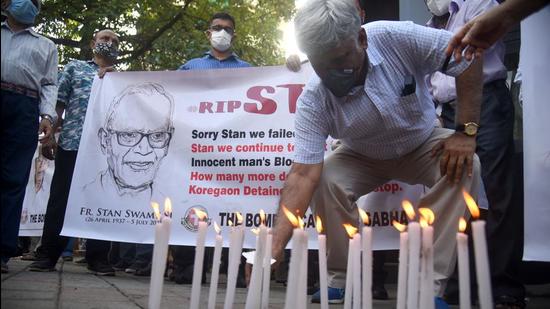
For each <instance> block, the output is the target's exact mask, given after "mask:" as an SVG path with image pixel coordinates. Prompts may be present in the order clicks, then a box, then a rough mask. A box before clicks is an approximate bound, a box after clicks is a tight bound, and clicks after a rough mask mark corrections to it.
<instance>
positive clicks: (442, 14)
mask: <svg viewBox="0 0 550 309" xmlns="http://www.w3.org/2000/svg"><path fill="white" fill-rule="evenodd" d="M426 6H427V7H428V9H429V11H430V12H431V13H432V14H433V17H432V18H431V19H430V21H429V22H428V26H429V27H433V28H440V29H445V30H448V31H451V32H454V33H456V32H457V31H459V30H460V29H461V28H462V26H464V25H465V24H466V23H468V22H469V21H470V20H472V19H474V18H475V17H477V16H479V15H481V14H483V13H485V12H486V11H488V10H489V9H491V8H493V7H496V6H498V3H497V2H496V1H494V0H427V1H426ZM506 71H507V70H506V67H505V66H504V44H503V42H502V41H500V40H499V41H497V42H496V43H495V44H494V45H493V46H492V47H491V48H489V49H487V50H486V51H485V52H484V54H483V98H482V104H481V118H480V123H481V126H480V127H479V130H478V134H477V145H478V147H477V151H476V153H477V155H478V156H479V158H480V160H481V168H482V178H483V183H484V185H485V189H486V192H487V198H488V201H489V210H488V215H487V237H488V242H487V243H488V245H489V259H490V265H491V276H492V286H493V291H492V292H493V297H494V301H495V304H496V308H524V307H525V302H524V297H525V289H524V287H523V284H522V283H521V282H520V281H519V279H518V274H517V270H518V267H519V264H520V262H521V252H522V251H521V250H522V248H523V231H522V220H523V219H522V218H523V209H522V205H520V204H517V205H516V204H514V203H512V195H513V190H512V188H514V185H513V179H512V177H513V176H512V173H511V171H512V170H513V168H512V158H513V153H514V142H513V127H514V106H513V103H512V99H511V96H510V91H509V89H508V87H507V86H506V77H507V72H506ZM428 81H429V84H430V92H431V94H432V96H433V99H434V101H435V102H436V103H437V104H438V105H440V106H441V110H442V111H441V118H442V120H443V125H444V126H445V127H446V128H450V129H457V130H459V129H464V128H455V126H454V118H455V106H456V88H455V83H454V78H453V77H451V76H448V75H445V74H444V73H441V72H436V73H433V74H431V75H429V76H428ZM465 125H468V124H465ZM476 129H477V127H476ZM452 286H453V285H449V287H452ZM447 292H448V294H447V296H448V297H447V300H448V301H449V302H450V303H454V301H455V300H456V299H455V297H453V296H454V294H455V293H453V292H452V291H451V290H448V291H447Z"/></svg>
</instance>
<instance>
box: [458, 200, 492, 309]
mask: <svg viewBox="0 0 550 309" xmlns="http://www.w3.org/2000/svg"><path fill="white" fill-rule="evenodd" d="M462 193H463V195H464V200H465V201H466V205H467V206H468V209H469V210H470V213H471V214H472V218H474V219H477V218H479V208H478V207H477V204H476V202H475V201H474V199H473V198H472V197H471V196H470V194H468V192H466V191H462ZM472 236H473V238H474V257H475V262H476V278H477V288H478V293H477V294H478V295H479V304H480V308H481V309H492V308H493V291H492V290H491V276H490V269H489V257H488V254H487V238H486V237H485V221H484V220H476V221H474V222H472Z"/></svg>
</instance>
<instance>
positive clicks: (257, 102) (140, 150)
mask: <svg viewBox="0 0 550 309" xmlns="http://www.w3.org/2000/svg"><path fill="white" fill-rule="evenodd" d="M310 74H312V70H311V68H310V67H309V66H306V67H304V68H303V69H302V71H301V72H300V73H293V72H290V71H288V70H287V69H286V68H284V67H261V68H247V69H234V70H212V71H193V72H122V73H112V74H108V75H107V76H106V77H105V78H104V79H103V80H99V79H96V80H95V81H94V85H93V89H92V94H91V98H90V102H89V105H88V113H87V115H86V121H85V123H84V128H83V135H82V139H81V143H80V149H79V152H78V158H77V161H76V168H75V172H74V177H73V182H72V185H71V192H70V196H69V203H68V205H69V206H68V209H67V212H66V216H65V225H64V227H63V231H62V234H63V235H66V236H76V237H84V238H95V239H107V240H115V241H125V242H144V243H151V242H152V241H153V237H154V235H153V234H154V230H153V224H154V222H155V220H154V218H153V211H152V209H151V207H150V200H154V201H157V202H160V203H161V205H162V201H163V200H164V198H165V197H170V198H171V200H172V203H173V208H174V211H173V216H172V218H173V226H172V234H171V235H172V236H171V239H170V242H171V243H172V244H184V245H193V244H194V243H195V230H196V222H197V221H196V217H195V214H194V211H193V208H195V207H198V208H201V209H203V210H205V211H206V212H207V213H208V216H209V218H210V223H211V224H212V223H213V222H214V221H215V222H217V223H218V224H219V225H220V226H222V234H224V235H226V234H227V232H228V230H229V228H228V221H229V220H231V221H232V222H235V221H236V220H235V217H234V212H236V211H239V212H242V213H243V215H244V222H243V224H244V225H245V226H246V228H247V229H248V230H249V229H251V228H253V227H255V226H257V225H258V224H259V222H260V217H259V210H260V209H264V210H265V211H266V212H267V214H268V216H267V223H268V225H270V226H271V225H272V223H273V220H274V218H275V213H276V210H277V205H278V200H279V195H280V190H281V188H282V184H283V181H284V179H285V177H286V175H287V173H288V170H289V167H290V165H291V163H292V151H293V140H294V139H293V135H294V133H293V127H294V125H293V122H294V111H295V107H296V100H297V98H298V96H299V95H300V93H301V91H302V89H303V86H304V84H305V83H306V82H307V80H308V78H309V75H310ZM327 148H330V147H327ZM403 188H404V186H403V184H399V183H396V182H390V183H389V184H385V185H382V186H381V187H380V188H378V189H377V190H376V191H377V192H374V193H372V198H370V199H369V198H364V199H363V200H361V201H360V202H359V204H360V205H361V206H362V207H365V208H366V209H367V211H368V212H369V214H370V216H371V222H372V225H373V227H374V229H375V230H374V234H375V235H376V236H375V248H379V249H391V248H397V242H398V232H397V231H396V230H394V229H393V227H391V219H392V218H393V217H397V218H399V220H401V221H403V220H406V218H405V215H404V213H403V212H402V211H401V200H402V199H403V198H404V197H407V198H409V199H411V200H413V201H415V200H417V199H418V197H419V196H420V194H421V193H422V186H416V187H411V188H410V189H408V188H406V189H405V190H403ZM369 200H372V202H370V203H369V202H368V201H369ZM305 222H306V223H307V227H308V228H309V231H310V240H311V243H310V247H311V248H315V247H316V246H317V244H316V238H317V237H316V232H315V229H314V218H313V216H312V215H311V214H310V213H308V214H307V215H306V217H305ZM226 236H227V235H226ZM213 239H214V231H213V229H210V231H209V235H208V240H207V242H208V243H210V244H212V243H213ZM225 239H226V240H227V239H228V237H225ZM226 245H227V242H226ZM245 246H247V247H252V246H254V235H253V234H252V233H247V237H246V240H245Z"/></svg>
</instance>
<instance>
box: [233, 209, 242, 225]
mask: <svg viewBox="0 0 550 309" xmlns="http://www.w3.org/2000/svg"><path fill="white" fill-rule="evenodd" d="M235 215H236V216H237V222H236V223H235V225H239V224H241V223H243V215H241V213H240V212H238V211H237V212H235Z"/></svg>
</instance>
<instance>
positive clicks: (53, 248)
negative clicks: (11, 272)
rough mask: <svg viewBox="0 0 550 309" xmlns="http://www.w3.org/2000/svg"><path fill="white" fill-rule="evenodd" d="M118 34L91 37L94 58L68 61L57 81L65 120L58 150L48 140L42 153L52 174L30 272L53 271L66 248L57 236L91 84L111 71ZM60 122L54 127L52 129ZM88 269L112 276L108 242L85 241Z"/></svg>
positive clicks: (105, 31) (108, 31) (111, 32)
mask: <svg viewBox="0 0 550 309" xmlns="http://www.w3.org/2000/svg"><path fill="white" fill-rule="evenodd" d="M118 44H119V39H118V35H117V34H116V33H114V32H113V31H111V30H102V31H99V32H97V33H96V34H95V35H94V38H93V40H92V42H91V47H92V49H93V51H94V58H93V60H90V61H79V60H73V61H71V62H69V63H68V64H67V65H66V66H65V68H64V70H63V72H62V73H61V75H60V78H59V85H60V86H59V93H58V102H59V103H58V104H60V105H61V106H63V108H64V109H65V120H64V123H63V127H62V130H61V136H60V138H59V147H57V145H56V144H55V140H54V139H52V140H51V141H50V143H49V147H44V149H43V153H44V155H45V156H46V157H48V158H53V157H54V156H55V172H54V175H53V179H52V185H51V188H50V197H49V200H48V206H47V209H46V216H45V219H44V230H43V232H42V244H41V247H40V249H39V250H38V260H37V261H36V262H34V263H32V264H31V265H30V267H29V270H31V271H54V270H55V264H56V263H57V259H59V257H60V256H61V253H62V252H63V249H65V247H66V246H67V242H68V240H69V239H68V238H67V237H64V236H60V232H61V228H62V227H63V220H64V217H65V211H66V209H67V199H68V197H69V191H70V188H71V181H72V175H73V171H74V165H75V162H76V157H77V153H78V147H79V143H80V136H81V134H82V126H83V123H84V117H85V116H86V108H87V105H88V101H89V98H90V92H91V88H92V82H93V80H94V77H95V76H96V74H99V76H100V78H101V77H103V75H104V74H105V73H106V72H107V71H112V70H113V65H114V64H115V62H116V58H117V55H118ZM59 125H60V122H58V123H57V124H56V127H58V126H59ZM86 245H87V247H86V259H87V261H88V269H89V270H90V271H92V272H93V273H96V274H99V275H114V270H113V269H112V267H110V266H109V265H108V263H107V255H108V252H109V249H110V242H107V241H100V240H93V239H90V240H89V241H88V242H87V244H86Z"/></svg>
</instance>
